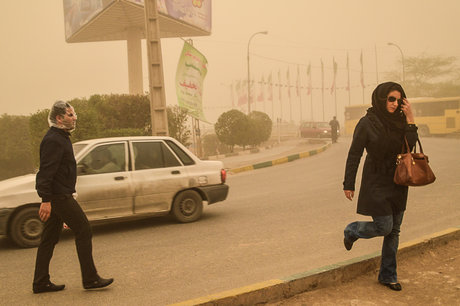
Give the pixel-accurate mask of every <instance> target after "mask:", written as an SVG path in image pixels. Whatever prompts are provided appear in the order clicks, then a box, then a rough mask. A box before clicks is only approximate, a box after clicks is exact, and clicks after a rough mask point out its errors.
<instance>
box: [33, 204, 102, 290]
mask: <svg viewBox="0 0 460 306" xmlns="http://www.w3.org/2000/svg"><path fill="white" fill-rule="evenodd" d="M63 222H65V224H67V225H68V226H69V228H70V229H71V230H72V231H73V232H74V234H75V244H76V247H77V253H78V259H79V261H80V269H81V274H82V281H83V283H88V282H92V281H95V280H97V278H98V276H97V271H96V267H95V266H94V262H93V255H92V253H93V248H92V242H91V239H92V232H91V227H90V225H89V222H88V218H87V217H86V215H85V213H84V212H83V210H82V209H81V207H80V205H79V204H78V202H77V201H76V200H75V199H74V198H73V197H72V195H64V196H61V197H58V199H56V200H52V201H51V215H50V217H49V219H48V220H47V221H46V222H45V224H44V228H43V233H42V238H41V241H40V245H39V247H38V250H37V259H36V262H35V275H34V284H35V285H41V284H47V283H48V282H49V281H50V275H49V265H50V261H51V257H52V256H53V251H54V246H55V245H56V244H57V243H58V241H59V237H60V236H61V232H62V226H63Z"/></svg>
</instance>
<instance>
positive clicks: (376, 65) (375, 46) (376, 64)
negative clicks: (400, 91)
mask: <svg viewBox="0 0 460 306" xmlns="http://www.w3.org/2000/svg"><path fill="white" fill-rule="evenodd" d="M374 48H375V77H376V79H377V85H378V84H379V66H378V62H377V45H374Z"/></svg>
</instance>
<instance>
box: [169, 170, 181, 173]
mask: <svg viewBox="0 0 460 306" xmlns="http://www.w3.org/2000/svg"><path fill="white" fill-rule="evenodd" d="M171 174H180V171H179V170H174V171H171Z"/></svg>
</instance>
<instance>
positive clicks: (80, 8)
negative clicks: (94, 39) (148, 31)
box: [63, 0, 211, 40]
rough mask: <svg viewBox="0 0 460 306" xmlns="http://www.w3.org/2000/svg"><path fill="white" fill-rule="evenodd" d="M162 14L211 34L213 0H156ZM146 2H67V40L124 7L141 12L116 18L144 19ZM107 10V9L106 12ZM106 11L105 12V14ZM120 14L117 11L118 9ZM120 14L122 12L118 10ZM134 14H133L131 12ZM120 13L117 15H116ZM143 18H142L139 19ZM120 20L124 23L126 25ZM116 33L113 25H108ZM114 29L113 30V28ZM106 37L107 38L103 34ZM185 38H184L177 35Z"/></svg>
mask: <svg viewBox="0 0 460 306" xmlns="http://www.w3.org/2000/svg"><path fill="white" fill-rule="evenodd" d="M156 1H157V7H158V12H160V14H161V15H163V16H165V17H170V18H172V19H175V20H178V21H180V22H182V23H186V24H189V25H192V26H194V27H196V28H198V29H201V30H204V31H206V32H211V0H156ZM144 3H145V0H63V6H64V22H65V37H66V40H69V38H70V37H71V36H72V35H74V34H75V33H77V32H78V31H79V30H80V29H81V28H83V27H84V26H85V25H87V24H88V23H89V22H90V21H91V20H93V19H94V18H95V17H96V16H97V15H98V14H100V13H101V15H107V14H110V12H109V11H110V10H111V8H108V7H109V6H111V7H121V6H123V5H128V6H133V4H134V7H138V10H139V13H136V16H128V17H126V16H124V15H122V16H118V15H117V16H115V17H113V18H115V19H116V18H122V19H123V18H128V19H129V20H128V21H132V20H137V21H139V16H142V17H143V13H142V8H143V6H144ZM106 8H107V9H106ZM103 11H104V12H103ZM116 11H117V10H116ZM118 11H119V10H118ZM130 13H132V11H130ZM115 14H117V13H115ZM138 15H139V16H138ZM142 17H141V18H140V20H141V21H140V24H139V26H141V25H143V24H144V20H143V18H142ZM123 22H124V21H123V20H120V23H123ZM107 26H108V27H109V29H105V28H103V29H100V31H102V32H103V31H106V30H108V31H109V33H110V34H113V33H112V32H113V30H115V31H116V29H113V28H112V27H113V24H108V25H104V27H107ZM110 28H112V29H110ZM101 36H103V35H101ZM177 36H181V35H177Z"/></svg>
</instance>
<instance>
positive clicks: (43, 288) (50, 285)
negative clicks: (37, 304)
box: [33, 282, 65, 293]
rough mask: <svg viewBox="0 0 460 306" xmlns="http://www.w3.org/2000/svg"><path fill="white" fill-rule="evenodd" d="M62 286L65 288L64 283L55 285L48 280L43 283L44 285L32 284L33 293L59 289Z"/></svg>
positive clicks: (61, 288)
mask: <svg viewBox="0 0 460 306" xmlns="http://www.w3.org/2000/svg"><path fill="white" fill-rule="evenodd" d="M64 288H65V285H55V284H53V283H52V282H49V283H48V284H45V285H33V291H34V293H43V292H54V291H61V290H63V289H64Z"/></svg>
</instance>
